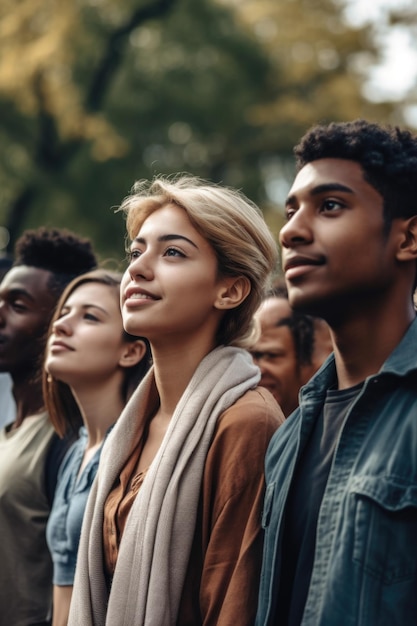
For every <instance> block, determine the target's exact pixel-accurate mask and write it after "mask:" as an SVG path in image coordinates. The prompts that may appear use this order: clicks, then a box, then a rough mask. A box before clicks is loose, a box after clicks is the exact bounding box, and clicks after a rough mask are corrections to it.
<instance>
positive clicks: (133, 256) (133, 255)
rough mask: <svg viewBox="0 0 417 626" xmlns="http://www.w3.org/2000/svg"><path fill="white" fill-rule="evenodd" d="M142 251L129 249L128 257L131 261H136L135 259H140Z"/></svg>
mask: <svg viewBox="0 0 417 626" xmlns="http://www.w3.org/2000/svg"><path fill="white" fill-rule="evenodd" d="M141 254H142V253H141V251H140V250H128V252H127V259H128V261H129V262H132V261H134V260H135V259H138V258H139V257H140V255H141Z"/></svg>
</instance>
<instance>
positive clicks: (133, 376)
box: [42, 269, 151, 437]
mask: <svg viewBox="0 0 417 626" xmlns="http://www.w3.org/2000/svg"><path fill="white" fill-rule="evenodd" d="M121 278H122V275H121V274H119V273H118V272H113V271H108V270H104V269H97V270H93V271H91V272H87V273H86V274H82V275H81V276H77V278H75V279H74V280H72V281H71V282H70V283H69V284H68V286H67V287H66V289H65V290H64V292H63V293H62V295H61V297H60V299H59V300H58V304H57V306H56V309H55V313H54V315H53V317H52V320H51V324H50V327H49V333H48V336H49V335H50V334H51V332H52V328H53V324H54V322H55V321H56V320H57V319H59V317H60V315H61V311H62V309H63V307H64V305H65V303H66V301H67V300H68V298H69V296H70V295H71V294H72V293H73V292H74V291H75V290H76V289H77V288H78V287H80V286H81V285H84V284H86V283H99V284H101V285H106V286H108V287H109V288H111V289H113V290H114V292H115V295H116V296H117V298H119V290H120V281H121ZM123 339H124V340H125V341H132V342H133V341H137V340H138V339H141V341H143V342H144V344H145V346H146V352H145V354H144V356H143V358H142V359H141V360H140V361H139V363H137V364H136V365H133V366H132V367H127V368H124V371H125V380H124V384H123V388H122V395H123V399H124V400H125V402H127V401H128V399H129V398H130V396H131V395H132V393H133V391H134V390H135V389H136V387H137V385H138V384H139V383H140V381H141V380H142V378H143V377H144V376H145V374H146V372H147V371H148V369H149V367H150V364H151V351H150V347H149V343H148V341H147V339H144V338H142V337H140V338H139V337H135V336H133V335H130V334H129V333H127V332H126V331H125V330H123ZM42 386H43V395H44V402H45V407H46V410H47V412H48V414H49V419H50V420H51V422H52V425H53V427H54V428H55V430H56V432H57V433H58V435H59V436H60V437H64V436H65V435H66V434H67V433H69V432H71V431H72V432H78V429H79V428H80V426H82V423H83V421H82V416H81V411H80V409H79V406H78V404H77V402H76V400H75V398H74V396H73V393H72V391H71V388H70V386H69V385H67V384H66V383H64V382H62V381H59V380H56V379H55V378H54V377H53V376H51V375H50V374H48V373H47V371H46V369H45V367H44V368H43V374H42Z"/></svg>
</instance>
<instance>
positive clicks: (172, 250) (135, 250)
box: [121, 205, 225, 344]
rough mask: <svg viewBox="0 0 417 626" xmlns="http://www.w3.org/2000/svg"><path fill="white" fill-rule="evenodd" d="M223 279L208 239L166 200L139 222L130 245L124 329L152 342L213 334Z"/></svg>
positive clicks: (123, 289) (123, 296) (124, 284)
mask: <svg viewBox="0 0 417 626" xmlns="http://www.w3.org/2000/svg"><path fill="white" fill-rule="evenodd" d="M224 282H225V281H224V280H223V281H222V279H219V278H218V268H217V258H216V255H215V253H214V250H213V248H212V247H211V245H210V244H209V243H208V242H207V241H206V240H205V239H204V237H202V236H201V235H200V234H199V233H198V231H197V230H196V229H195V228H194V226H193V225H192V224H191V222H190V220H189V218H188V216H187V213H186V211H185V210H184V209H182V208H180V207H178V206H175V205H167V206H165V207H163V208H161V209H158V210H156V211H155V212H154V213H152V214H151V215H150V216H149V217H148V218H146V220H145V221H144V222H143V224H142V226H141V228H140V230H139V232H138V233H137V236H136V238H135V240H134V241H133V243H132V246H131V254H130V264H129V267H128V269H127V270H126V272H125V274H124V276H123V279H122V286H121V306H122V315H123V322H124V326H125V329H126V330H127V331H128V332H129V333H131V334H138V333H139V330H140V334H141V335H142V336H145V337H147V338H148V339H149V340H150V341H151V342H152V343H154V344H155V342H157V341H158V340H162V338H164V341H165V342H166V341H167V338H168V337H171V338H173V339H174V341H182V340H183V339H185V338H186V337H187V338H190V337H196V336H198V335H199V334H200V333H208V335H206V336H208V337H209V336H210V334H211V335H212V337H213V339H214V335H215V333H216V331H217V327H218V324H219V320H220V317H221V315H222V313H221V310H220V311H219V309H221V305H219V299H220V297H219V296H220V293H221V291H222V288H223V286H224Z"/></svg>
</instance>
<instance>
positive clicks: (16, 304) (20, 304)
mask: <svg viewBox="0 0 417 626" xmlns="http://www.w3.org/2000/svg"><path fill="white" fill-rule="evenodd" d="M12 307H13V308H14V310H15V311H18V312H21V313H23V312H24V311H27V310H28V307H27V306H26V305H25V304H23V302H20V301H19V300H16V301H15V302H12Z"/></svg>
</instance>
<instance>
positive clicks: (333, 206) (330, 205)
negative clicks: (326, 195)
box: [321, 200, 344, 211]
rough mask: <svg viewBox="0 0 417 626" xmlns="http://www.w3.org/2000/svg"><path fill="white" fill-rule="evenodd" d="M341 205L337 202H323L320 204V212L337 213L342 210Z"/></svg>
mask: <svg viewBox="0 0 417 626" xmlns="http://www.w3.org/2000/svg"><path fill="white" fill-rule="evenodd" d="M343 206H344V205H343V204H342V203H341V202H339V200H325V201H324V202H323V204H322V207H321V208H322V211H337V210H338V209H342V208H343Z"/></svg>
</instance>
